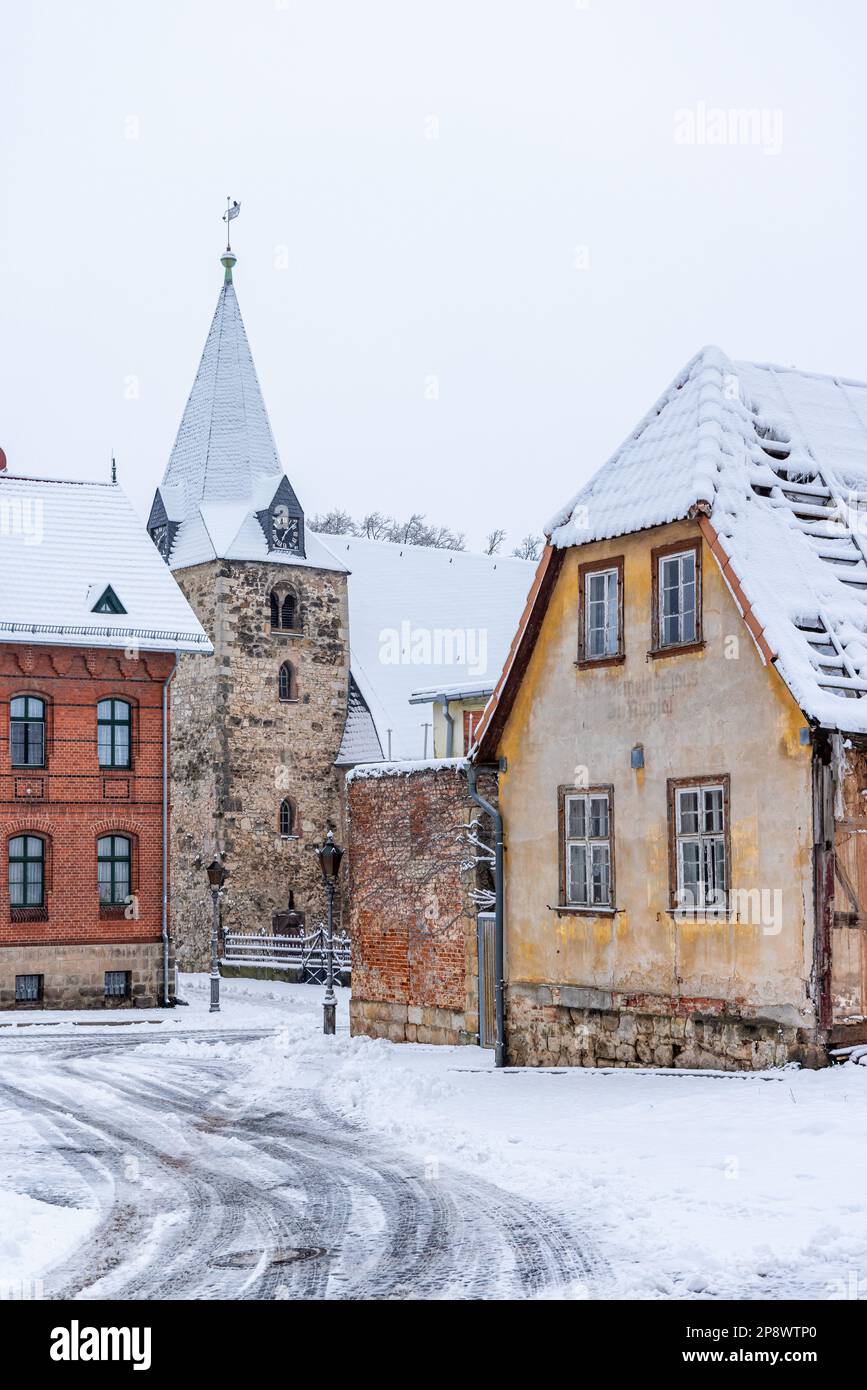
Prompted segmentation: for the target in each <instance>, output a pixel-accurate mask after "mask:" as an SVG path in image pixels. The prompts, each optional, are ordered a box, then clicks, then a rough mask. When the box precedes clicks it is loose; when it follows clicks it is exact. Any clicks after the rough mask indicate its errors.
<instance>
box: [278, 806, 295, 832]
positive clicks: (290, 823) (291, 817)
mask: <svg viewBox="0 0 867 1390" xmlns="http://www.w3.org/2000/svg"><path fill="white" fill-rule="evenodd" d="M280 834H281V836H282V837H283V839H284V840H288V839H289V837H290V835H294V834H295V807H294V805H293V803H292V802H291V801H290V800H289V798H288V797H287V798H286V799H285V800H284V801H281V802H280Z"/></svg>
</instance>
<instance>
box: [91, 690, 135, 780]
mask: <svg viewBox="0 0 867 1390" xmlns="http://www.w3.org/2000/svg"><path fill="white" fill-rule="evenodd" d="M106 702H110V704H111V717H110V718H109V719H103V718H102V717H101V716H100V713H99V707H100V705H102V704H105V703H106ZM116 704H119V705H126V707H127V709H128V710H129V719H128V720H125V719H115V717H114V707H115V705H116ZM124 724H125V725H126V726H127V728H128V729H129V745H128V748H129V751H128V753H127V760H126V762H125V763H116V762H115V761H114V730H115V727H122V726H123V725H124ZM100 728H109V729H111V762H110V763H104V762H102V761H101V760H100V756H99V731H100ZM135 740H136V706H135V705H134V704H133V702H132V700H130V699H129V698H128V697H127V696H126V695H113V694H112V695H101V696H100V698H99V699H98V700H97V702H96V761H97V765H98V766H99V769H100V771H101V772H132V771H133V768H134V766H135Z"/></svg>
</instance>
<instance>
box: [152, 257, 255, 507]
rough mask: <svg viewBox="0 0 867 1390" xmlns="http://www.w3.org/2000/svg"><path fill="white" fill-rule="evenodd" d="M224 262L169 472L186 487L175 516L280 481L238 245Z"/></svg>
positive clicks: (166, 481)
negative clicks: (247, 323)
mask: <svg viewBox="0 0 867 1390" xmlns="http://www.w3.org/2000/svg"><path fill="white" fill-rule="evenodd" d="M220 262H221V264H222V265H223V267H224V270H225V276H224V280H223V285H222V287H221V289H220V293H219V297H218V299H217V308H216V311H215V313H214V317H213V320H212V322H211V327H210V331H209V333H208V336H207V339H206V341H205V348H204V351H203V353H202V358H201V361H200V362H199V370H198V371H197V373H196V379H195V381H194V382H193V388H192V390H191V391H190V395H189V398H188V400H187V404H186V407H185V409H184V413H183V416H182V418H181V423H180V428H179V429H178V433H177V437H176V439H175V443H174V448H173V449H172V453H171V457H170V458H169V463H168V467H167V469H166V471H165V475H164V477H163V486H164V487H166V486H167V487H170V488H179V489H180V490H181V492H182V494H183V497H182V501H183V513H184V515H183V518H181V517H177V518H175V519H176V520H181V519H186V517H188V516H189V514H190V512H191V511H192V510H193V509H194V508H195V507H196V506H197V505H198V504H199V503H201V502H229V501H233V500H235V499H240V498H242V497H244V498H246V497H249V496H250V495H251V493H252V491H253V487H254V485H255V484H256V483H258V482H259V481H260V480H261V479H263V478H267V477H270V476H273V477H274V478H275V480H278V481H279V477H280V475H281V473H282V471H283V470H282V468H281V466H280V459H279V456H278V454H277V446H276V444H275V443H274V436H273V434H272V433H271V424H270V421H269V419H268V412H267V410H266V409H265V401H264V399H263V397H262V388H261V387H260V385H259V378H258V377H257V375H256V368H255V366H254V364H253V354H252V353H251V351H250V344H249V342H248V341H247V333H246V330H245V328H244V321H243V319H242V318H241V310H240V307H239V305H238V298H237V295H236V293H235V286H234V284H233V282H232V269H233V267H234V266H235V265H236V263H237V257H236V255H235V253H234V251H230V250H228V249H227V250H226V251H225V252H224V253H223V255H222V256H221V257H220ZM275 488H276V481H275Z"/></svg>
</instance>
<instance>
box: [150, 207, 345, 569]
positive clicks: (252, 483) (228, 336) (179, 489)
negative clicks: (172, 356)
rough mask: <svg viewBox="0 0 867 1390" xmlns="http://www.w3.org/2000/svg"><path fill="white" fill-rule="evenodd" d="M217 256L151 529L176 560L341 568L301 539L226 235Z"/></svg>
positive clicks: (178, 564) (300, 514)
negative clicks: (205, 327)
mask: <svg viewBox="0 0 867 1390" xmlns="http://www.w3.org/2000/svg"><path fill="white" fill-rule="evenodd" d="M236 206H237V205H236ZM232 212H233V214H234V209H233V210H232ZM220 264H221V265H222V267H223V272H224V274H223V284H222V286H221V287H220V293H219V297H218V299H217V308H216V311H215V313H214V317H213V320H212V322H211V327H210V330H209V332H208V336H207V339H206V341H205V347H204V351H203V353H202V357H201V361H200V362H199V369H198V371H197V373H196V378H195V381H194V382H193V387H192V390H191V391H190V394H189V398H188V400H187V404H186V406H185V408H184V413H183V416H182V418H181V423H180V427H179V429H178V433H177V436H176V438H175V442H174V447H173V448H172V452H171V456H170V458H169V462H168V466H167V468H166V471H165V474H164V475H163V480H162V483H161V484H160V486H159V488H158V489H157V492H156V496H155V497H154V501H153V506H152V507H151V513H150V517H149V519H148V531H149V532H150V535H151V539H152V540H153V541H154V543H155V545H156V546H157V547H158V549H159V551H160V553H161V555H162V556H163V558H164V559H165V560H167V561H168V562H169V563H170V564H171V566H172V568H173V569H182V568H185V567H187V566H190V565H196V564H201V563H203V562H205V561H207V560H213V559H238V560H264V559H269V560H276V561H278V562H282V563H284V564H299V563H300V564H303V563H305V561H307V562H308V563H315V564H317V565H319V567H321V568H327V569H343V568H345V567H344V566H343V565H342V564H341V563H340V561H338V560H336V559H335V557H334V556H333V555H332V554H331V553H330V552H329V551H328V550H327V548H326V547H325V546H323V545H321V544H318V545H317V544H316V543H315V542H313V541H312V538H311V544H312V549H313V552H315V554H312V553H311V552H310V550H309V549H308V545H307V538H306V536H305V527H304V510H303V508H302V506H301V503H300V502H299V500H298V498H297V496H296V495H295V492H294V490H293V488H292V485H291V483H290V482H289V479H288V478H287V477H286V474H285V473H284V472H283V468H282V465H281V463H280V457H279V455H278V453H277V446H276V444H275V442H274V435H273V434H272V432H271V423H270V421H269V419H268V412H267V410H266V408H265V401H264V399H263V397H262V388H261V387H260V385H259V378H258V377H257V375H256V368H255V366H254V364H253V354H252V353H251V351H250V344H249V342H248V341H247V333H246V330H245V328H244V321H243V319H242V318H241V310H240V307H239V305H238V299H237V295H236V293H235V286H234V283H233V278H232V272H233V270H234V268H235V265H236V264H237V256H236V255H235V252H234V251H233V250H232V249H231V246H230V245H227V246H226V249H225V251H224V252H223V254H222V255H221V256H220ZM320 551H321V552H322V553H321V554H320V553H319V552H320Z"/></svg>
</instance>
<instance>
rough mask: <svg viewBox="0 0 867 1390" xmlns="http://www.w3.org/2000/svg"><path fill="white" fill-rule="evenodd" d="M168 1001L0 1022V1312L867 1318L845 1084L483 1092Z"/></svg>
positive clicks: (863, 1070) (689, 1078)
mask: <svg viewBox="0 0 867 1390" xmlns="http://www.w3.org/2000/svg"><path fill="white" fill-rule="evenodd" d="M183 989H184V992H185V994H186V997H187V999H188V1000H189V1003H190V1007H188V1008H178V1009H175V1010H171V1011H165V1012H162V1011H159V1010H156V1011H153V1012H151V1013H148V1014H147V1015H144V1014H142V1015H136V1014H135V1013H134V1012H133V1013H126V1014H123V1015H113V1016H110V1017H108V1018H107V1017H106V1016H105V1015H95V1014H89V1015H88V1014H78V1015H71V1014H70V1015H65V1014H34V1013H30V1014H21V1013H18V1012H13V1013H6V1014H2V1015H0V1296H2V1295H3V1294H4V1293H5V1296H7V1297H8V1296H10V1294H11V1296H19V1297H20V1296H22V1294H23V1296H34V1295H35V1296H40V1295H42V1294H44V1296H45V1297H64V1296H75V1295H77V1296H79V1297H83V1298H95V1297H108V1298H112V1297H120V1298H153V1297H161V1298H189V1297H222V1298H299V1297H301V1298H303V1297H313V1298H330V1299H340V1298H374V1297H394V1298H413V1297H415V1298H465V1297H490V1298H502V1297H512V1296H519V1297H520V1296H524V1297H527V1296H529V1297H541V1298H546V1297H547V1298H552V1297H553V1298H557V1297H567V1298H608V1297H626V1298H657V1299H658V1298H663V1299H664V1298H698V1299H704V1298H763V1299H771V1300H773V1299H780V1298H786V1297H795V1298H810V1299H827V1298H832V1299H849V1298H853V1297H854V1298H860V1299H867V1067H865V1066H857V1065H851V1064H850V1065H847V1066H841V1067H836V1068H834V1069H832V1070H830V1071H825V1072H821V1073H817V1072H803V1071H799V1070H797V1069H793V1068H786V1069H783V1070H780V1071H770V1072H765V1073H762V1074H760V1075H746V1074H743V1073H726V1074H716V1073H698V1074H697V1073H685V1072H680V1073H676V1074H673V1073H666V1072H663V1071H628V1070H616V1071H605V1070H602V1069H600V1070H596V1071H592V1070H591V1071H582V1070H581V1069H575V1070H570V1071H566V1070H563V1069H553V1070H538V1071H527V1070H525V1071H519V1070H515V1069H506V1070H504V1071H495V1070H494V1068H493V1059H492V1056H491V1054H490V1053H488V1052H483V1051H481V1050H480V1049H478V1048H473V1047H465V1048H446V1047H419V1046H415V1047H412V1046H396V1045H394V1044H392V1043H389V1042H385V1041H383V1040H380V1041H376V1042H374V1041H371V1040H370V1039H367V1038H354V1039H352V1038H350V1037H349V1035H348V1029H347V995H346V994H345V993H344V992H342V991H341V992H340V993H339V1000H340V1003H339V1007H338V1035H337V1037H336V1038H323V1036H322V1032H321V991H320V990H317V989H315V988H312V987H310V986H304V985H300V986H293V985H280V984H275V983H266V982H259V981H243V980H235V981H224V982H223V1011H222V1013H220V1014H218V1015H209V1013H208V1008H207V1001H208V982H207V979H206V978H205V977H203V976H193V977H189V976H188V977H184V983H183ZM22 1025H23V1026H22ZM40 1281H41V1283H40ZM16 1291H17V1292H16Z"/></svg>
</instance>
